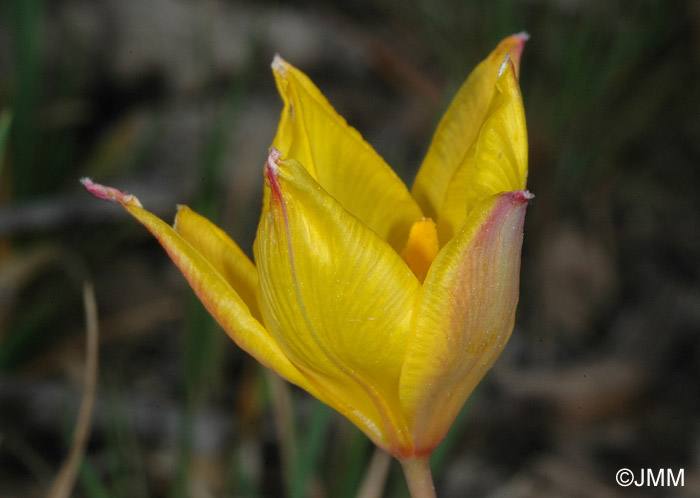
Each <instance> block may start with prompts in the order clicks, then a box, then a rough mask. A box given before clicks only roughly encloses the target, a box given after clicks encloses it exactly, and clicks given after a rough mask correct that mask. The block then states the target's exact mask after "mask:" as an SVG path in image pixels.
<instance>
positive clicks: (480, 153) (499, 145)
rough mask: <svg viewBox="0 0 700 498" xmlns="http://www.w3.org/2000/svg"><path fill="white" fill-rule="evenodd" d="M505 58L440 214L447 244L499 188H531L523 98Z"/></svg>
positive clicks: (442, 237)
mask: <svg viewBox="0 0 700 498" xmlns="http://www.w3.org/2000/svg"><path fill="white" fill-rule="evenodd" d="M508 59H509V58H508V57H506V59H505V60H504V61H503V63H502V66H501V69H502V70H501V75H500V76H499V77H498V79H497V80H496V85H495V89H496V91H495V93H494V95H493V98H492V100H491V105H490V107H489V110H488V112H487V114H486V115H487V117H486V121H485V122H484V125H483V126H482V128H481V130H480V132H479V136H478V138H477V141H476V142H475V143H474V145H472V147H471V148H470V149H469V152H468V153H467V154H466V155H465V157H464V160H463V161H462V163H461V164H460V165H459V167H458V168H457V170H456V171H455V173H454V175H453V177H452V179H451V180H450V183H449V185H448V187H447V192H446V194H445V199H444V201H443V203H442V207H441V209H440V214H439V215H438V235H439V239H440V242H441V243H442V244H443V245H444V244H445V243H446V242H447V241H448V240H450V238H451V237H452V235H453V234H454V232H455V230H457V229H458V228H459V227H460V225H461V224H462V222H463V221H464V218H465V217H466V215H467V213H468V212H469V211H470V210H471V209H472V208H473V207H474V206H476V205H477V204H479V203H480V202H481V201H482V200H484V199H486V198H487V197H491V196H492V195H494V194H497V193H499V192H510V191H514V190H520V189H524V188H525V183H526V180H527V129H526V127H525V111H524V109H523V100H522V96H521V95H520V88H519V87H518V80H517V77H516V75H515V68H514V66H513V65H512V62H511V61H509V60H508Z"/></svg>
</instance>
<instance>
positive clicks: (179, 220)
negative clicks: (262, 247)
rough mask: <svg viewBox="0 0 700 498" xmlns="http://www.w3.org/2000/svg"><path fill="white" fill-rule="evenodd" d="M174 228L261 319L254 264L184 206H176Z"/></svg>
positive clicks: (256, 273) (214, 226)
mask: <svg viewBox="0 0 700 498" xmlns="http://www.w3.org/2000/svg"><path fill="white" fill-rule="evenodd" d="M173 228H174V229H175V231H176V232H177V233H179V234H180V236H182V238H183V239H185V240H186V241H187V242H189V244H190V245H191V246H192V247H193V248H194V249H195V250H196V251H197V252H199V253H200V254H201V255H202V256H203V257H204V258H205V259H206V260H207V261H209V263H210V264H211V265H212V266H213V267H214V268H216V271H218V272H219V274H221V276H222V277H224V279H225V280H226V281H227V282H228V283H229V285H230V286H231V288H232V289H234V290H235V291H236V293H237V294H238V295H239V296H240V297H241V299H243V302H244V303H245V304H246V305H247V306H248V309H249V310H250V312H251V314H252V315H253V317H255V318H256V319H257V320H258V321H261V320H262V315H261V314H260V308H259V306H258V300H257V288H258V272H257V270H256V269H255V265H254V264H253V262H252V261H251V260H250V259H249V258H248V256H246V254H245V253H244V252H243V251H242V250H241V249H240V247H238V245H237V244H236V243H235V242H234V241H233V240H232V239H231V238H230V237H229V236H228V235H227V234H226V232H224V231H223V230H221V229H220V228H219V227H217V226H216V225H214V224H213V223H212V222H210V221H209V220H208V219H206V218H205V217H203V216H201V215H199V214H197V213H195V212H194V211H192V210H191V209H190V208H188V207H187V206H178V210H177V216H176V217H175V224H174V225H173Z"/></svg>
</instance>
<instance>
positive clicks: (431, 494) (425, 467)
mask: <svg viewBox="0 0 700 498" xmlns="http://www.w3.org/2000/svg"><path fill="white" fill-rule="evenodd" d="M400 462H401V466H402V467H403V473H404V475H405V476H406V483H407V484H408V491H409V492H410V494H411V498H436V496H435V486H433V475H432V474H431V473H430V461H429V459H428V457H427V456H425V457H420V458H406V459H403V460H400Z"/></svg>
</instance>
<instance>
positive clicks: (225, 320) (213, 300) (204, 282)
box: [81, 178, 316, 394]
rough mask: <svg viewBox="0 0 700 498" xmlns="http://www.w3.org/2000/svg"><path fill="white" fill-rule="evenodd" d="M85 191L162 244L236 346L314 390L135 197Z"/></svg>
mask: <svg viewBox="0 0 700 498" xmlns="http://www.w3.org/2000/svg"><path fill="white" fill-rule="evenodd" d="M81 181H82V182H83V184H84V185H85V187H86V188H87V190H88V191H89V192H90V193H92V194H93V195H96V196H97V197H100V198H102V199H106V200H110V201H113V202H117V203H119V204H121V205H122V206H123V207H124V208H125V209H126V210H127V211H128V212H129V214H131V215H132V216H133V217H134V218H136V219H137V220H138V221H139V222H141V224H142V225H144V226H145V227H146V228H147V229H148V231H150V232H151V233H152V234H153V235H154V236H155V238H156V239H158V242H160V244H161V245H162V246H163V248H164V249H165V251H166V252H167V253H168V255H169V256H170V258H171V259H172V260H173V262H174V263H175V266H177V267H178V269H179V270H180V271H181V272H182V274H183V275H184V276H185V278H186V279H187V281H188V282H189V284H190V285H191V286H192V289H193V290H194V292H195V294H197V297H198V298H199V299H200V300H201V301H202V304H204V306H205V307H206V308H207V310H208V311H209V313H211V315H212V316H213V317H214V318H215V319H216V321H217V322H218V323H219V325H221V327H222V328H223V329H224V330H225V331H226V333H227V334H228V335H229V336H230V337H231V339H233V340H234V341H235V343H236V344H238V346H239V347H240V348H241V349H243V350H244V351H246V352H247V353H248V354H250V355H251V356H253V357H254V358H255V359H256V360H258V361H259V362H260V363H262V364H263V365H265V366H266V367H268V368H270V369H272V370H274V371H276V372H277V373H278V374H280V375H281V376H282V377H284V378H285V379H287V380H289V381H290V382H292V383H294V384H296V385H298V386H299V387H302V388H303V389H306V390H307V391H310V392H311V393H312V394H314V393H315V392H316V389H315V388H314V386H313V385H311V384H310V383H309V382H308V381H307V379H306V378H305V377H304V376H303V375H302V374H301V373H300V372H299V370H297V368H296V367H295V366H294V365H293V364H292V363H291V362H290V361H289V360H288V359H287V357H286V356H285V355H284V353H283V352H282V350H281V349H280V348H279V346H278V345H277V344H276V343H275V342H274V341H273V340H272V338H271V337H270V334H269V333H268V332H267V330H265V328H264V327H263V326H262V325H261V324H260V322H258V321H257V320H256V319H255V318H253V316H252V315H251V314H250V311H249V310H248V307H247V306H246V304H245V303H244V302H243V300H242V299H241V298H240V297H239V296H238V294H237V293H236V291H234V290H233V289H232V288H231V286H230V285H229V283H228V282H227V281H226V280H225V279H224V278H223V277H222V276H221V274H220V273H219V272H218V271H217V270H216V269H215V267H214V266H213V265H212V264H211V263H209V261H207V260H206V258H205V257H204V256H203V255H202V254H200V253H199V252H198V251H197V250H196V249H195V248H194V247H192V245H190V244H189V243H188V242H187V241H186V240H185V239H184V238H183V237H182V236H180V234H178V233H177V232H176V231H175V230H173V229H172V228H171V227H170V226H169V225H168V224H167V223H165V222H164V221H163V220H161V219H160V218H158V217H157V216H154V215H153V214H151V213H149V212H148V211H146V210H145V209H143V208H142V207H141V203H140V202H139V201H138V199H137V198H136V197H134V196H132V195H128V194H124V193H122V192H120V191H119V190H117V189H114V188H111V187H105V186H103V185H99V184H97V183H94V182H92V181H91V180H90V179H87V178H83V179H82V180H81Z"/></svg>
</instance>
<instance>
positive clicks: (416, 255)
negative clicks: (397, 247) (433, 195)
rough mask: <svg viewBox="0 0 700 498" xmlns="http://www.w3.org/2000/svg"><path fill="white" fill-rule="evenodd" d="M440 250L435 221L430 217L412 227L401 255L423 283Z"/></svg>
mask: <svg viewBox="0 0 700 498" xmlns="http://www.w3.org/2000/svg"><path fill="white" fill-rule="evenodd" d="M439 250H440V246H439V245H438V237H437V229H436V228H435V222H434V221H433V220H431V219H430V218H423V219H422V220H421V221H416V222H415V223H414V224H413V226H412V227H411V231H410V233H409V234H408V241H407V242H406V247H404V248H403V251H401V257H402V258H403V260H404V261H405V262H406V264H407V265H408V267H409V268H410V269H411V271H413V273H414V274H415V275H416V277H417V278H418V280H420V283H423V280H425V276H426V275H427V274H428V270H429V269H430V265H431V264H432V263H433V260H434V259H435V256H437V254H438V251H439Z"/></svg>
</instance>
